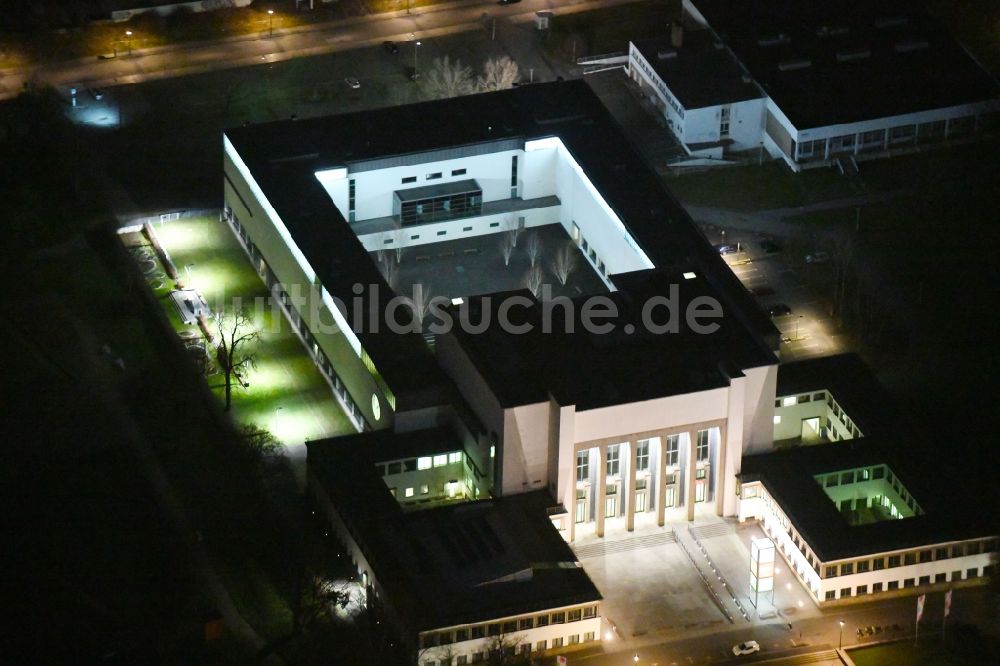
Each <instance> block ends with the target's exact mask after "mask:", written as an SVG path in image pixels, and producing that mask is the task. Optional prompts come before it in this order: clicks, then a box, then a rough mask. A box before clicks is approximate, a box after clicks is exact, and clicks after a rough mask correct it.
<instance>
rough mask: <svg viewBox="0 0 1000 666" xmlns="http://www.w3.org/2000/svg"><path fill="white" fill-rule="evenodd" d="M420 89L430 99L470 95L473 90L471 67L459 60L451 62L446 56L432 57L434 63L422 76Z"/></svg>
mask: <svg viewBox="0 0 1000 666" xmlns="http://www.w3.org/2000/svg"><path fill="white" fill-rule="evenodd" d="M422 89H423V92H424V95H425V96H427V97H428V98H430V99H444V98H446V97H459V96H461V95H471V94H472V93H473V92H475V86H474V85H473V82H472V69H470V68H469V67H466V66H465V65H463V64H462V61H461V60H455V61H454V62H452V61H451V59H450V58H449V57H448V56H445V57H443V58H434V64H433V65H432V66H431V68H430V70H429V71H428V72H427V73H426V74H425V75H424V77H423V85H422Z"/></svg>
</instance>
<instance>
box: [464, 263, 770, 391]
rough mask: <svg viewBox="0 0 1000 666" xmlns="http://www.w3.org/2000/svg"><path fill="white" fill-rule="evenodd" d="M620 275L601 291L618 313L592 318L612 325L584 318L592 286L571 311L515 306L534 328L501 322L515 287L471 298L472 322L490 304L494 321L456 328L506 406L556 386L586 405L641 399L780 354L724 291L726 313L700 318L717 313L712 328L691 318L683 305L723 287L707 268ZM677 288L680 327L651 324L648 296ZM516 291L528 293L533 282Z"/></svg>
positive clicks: (717, 378) (518, 318)
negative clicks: (590, 325)
mask: <svg viewBox="0 0 1000 666" xmlns="http://www.w3.org/2000/svg"><path fill="white" fill-rule="evenodd" d="M617 282H618V285H619V287H620V290H619V291H617V292H611V293H608V294H603V295H601V297H600V298H603V299H607V301H606V302H607V303H610V304H611V305H613V307H614V309H615V310H616V311H617V316H614V317H602V318H600V319H595V320H593V321H595V322H597V323H599V324H600V325H601V326H605V325H611V326H613V330H612V331H611V332H607V333H601V332H596V331H595V332H589V331H588V330H587V329H586V328H585V327H584V325H583V321H582V318H583V316H584V306H585V304H587V303H589V304H591V306H595V304H597V298H595V297H587V296H581V297H579V298H577V299H574V300H573V302H572V306H573V307H572V308H571V309H572V312H571V313H570V314H569V315H567V312H568V310H567V308H565V307H563V306H562V305H560V304H558V303H555V302H553V303H552V304H551V306H545V305H542V304H539V303H538V302H537V301H535V305H533V306H531V307H530V308H516V307H515V308H511V309H510V310H509V315H510V318H511V319H513V320H514V323H518V324H520V323H527V324H530V326H531V331H530V332H528V333H523V334H521V333H516V332H508V331H505V330H503V329H502V327H501V326H499V325H497V320H498V316H497V315H498V312H497V310H498V308H499V307H500V303H502V302H503V300H504V298H505V297H506V296H509V295H510V294H499V295H498V294H494V295H491V296H482V297H475V298H472V299H469V305H468V307H469V308H470V313H471V316H470V317H469V320H470V321H474V322H476V321H481V319H480V317H482V316H483V314H482V313H483V310H484V309H487V308H488V309H489V318H490V319H489V321H490V322H491V326H490V327H489V328H488V329H487V330H486V331H485V332H483V333H478V334H469V333H466V332H464V331H462V330H460V329H458V328H456V330H455V333H454V335H455V336H456V338H457V340H458V342H459V344H460V345H461V346H462V348H463V349H464V350H465V352H466V353H467V354H468V356H469V358H470V359H471V360H472V362H473V364H474V365H475V366H476V368H477V370H478V371H479V372H480V374H482V375H483V378H484V379H485V380H486V382H487V383H488V384H489V385H490V388H491V390H492V391H493V392H494V394H495V395H496V396H497V399H498V400H499V401H500V403H501V404H502V405H503V406H505V407H511V406H516V405H522V404H530V403H537V402H543V401H545V400H547V399H548V396H549V395H552V396H553V397H554V398H555V399H556V401H557V402H558V403H559V404H560V405H575V406H576V409H577V410H581V411H582V410H587V409H595V408H598V407H605V406H609V405H616V404H624V403H632V402H640V401H643V400H651V399H654V398H660V397H664V396H670V395H678V394H683V393H691V392H695V391H704V390H708V389H714V388H722V387H725V386H729V384H730V381H731V380H732V379H733V378H735V377H741V376H743V370H746V369H748V368H753V367H760V366H764V365H772V364H775V363H776V359H775V357H774V354H773V353H772V352H771V350H770V349H769V348H768V347H767V346H766V345H765V344H764V343H763V342H762V341H761V339H760V338H759V337H757V336H755V335H752V334H750V333H749V332H748V331H747V329H746V327H745V326H743V324H742V323H741V322H740V320H739V318H738V317H736V316H735V315H734V314H733V311H734V307H733V305H732V304H731V303H729V302H727V301H726V300H725V299H724V298H718V302H719V304H720V306H721V311H722V317H721V318H719V319H705V320H702V323H712V322H714V323H717V324H718V329H717V330H716V331H715V332H713V333H699V332H697V331H696V330H693V329H691V328H689V327H688V326H687V324H686V323H685V321H684V319H685V316H684V313H685V310H686V308H687V307H688V305H689V304H690V303H691V302H692V301H693V300H695V299H700V298H705V297H707V298H717V297H718V296H720V292H719V291H717V290H715V289H714V288H713V286H712V285H711V284H710V282H709V281H708V280H706V279H705V277H704V276H701V275H699V274H697V273H695V277H693V278H692V279H687V278H685V277H684V276H683V275H681V274H679V273H669V272H665V271H654V270H650V271H640V272H636V273H631V274H628V275H623V276H620V277H619V278H617ZM674 289H676V296H677V298H676V302H677V304H678V320H679V326H678V330H677V332H676V333H675V332H663V333H656V332H652V331H650V327H648V326H646V325H645V324H644V322H643V308H644V306H645V305H646V304H647V303H650V302H654V301H653V299H656V298H669V297H670V296H671V292H672V290H674ZM518 294H519V295H520V296H522V297H525V298H530V292H527V291H523V292H518ZM601 307H602V309H603V307H604V306H603V305H602V306H601ZM453 309H454V308H453ZM547 309H549V310H550V312H551V315H550V316H548V317H547V316H546V310H547ZM652 312H653V315H652V318H653V319H654V321H655V323H657V324H664V323H665V322H666V318H667V316H668V315H667V311H666V309H665V308H662V307H660V308H658V309H656V310H653V311H652ZM547 320H550V321H551V326H548V328H550V329H551V332H549V333H546V332H545V330H546V328H547V324H546V321H547ZM567 322H568V323H567ZM567 331H572V332H567Z"/></svg>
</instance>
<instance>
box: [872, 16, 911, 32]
mask: <svg viewBox="0 0 1000 666" xmlns="http://www.w3.org/2000/svg"><path fill="white" fill-rule="evenodd" d="M909 22H910V19H909V18H908V17H906V16H883V17H882V18H877V19H875V27H876V28H878V29H879V30H888V29H889V28H898V27H899V26H901V25H906V24H907V23H909Z"/></svg>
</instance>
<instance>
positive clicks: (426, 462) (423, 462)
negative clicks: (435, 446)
mask: <svg viewBox="0 0 1000 666" xmlns="http://www.w3.org/2000/svg"><path fill="white" fill-rule="evenodd" d="M430 468H431V457H430V456H425V457H423V458H417V469H430Z"/></svg>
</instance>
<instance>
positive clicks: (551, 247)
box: [373, 224, 608, 298]
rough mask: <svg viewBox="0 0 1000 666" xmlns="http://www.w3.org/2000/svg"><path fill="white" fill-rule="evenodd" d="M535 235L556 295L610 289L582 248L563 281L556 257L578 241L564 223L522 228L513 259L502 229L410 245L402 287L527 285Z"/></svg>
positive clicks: (402, 265)
mask: <svg viewBox="0 0 1000 666" xmlns="http://www.w3.org/2000/svg"><path fill="white" fill-rule="evenodd" d="M533 235H534V236H537V238H538V240H539V241H540V243H541V255H540V257H539V258H538V259H537V262H536V263H537V265H538V266H539V267H541V269H542V273H543V278H542V279H543V282H545V283H547V284H549V285H551V289H552V291H551V293H552V295H553V296H568V297H571V298H572V297H575V296H580V295H582V294H597V293H605V292H607V291H608V289H607V287H606V286H605V285H604V282H603V281H602V280H601V278H600V276H599V275H598V274H597V272H596V271H595V270H594V267H593V265H592V264H591V263H590V262H589V261H588V260H587V258H586V257H584V256H583V254H581V253H580V252H579V251H577V252H576V255H575V256H576V268H575V270H574V271H573V272H572V273H571V274H570V276H569V279H568V280H567V282H566V284H565V285H562V284H560V282H559V280H558V279H556V277H555V275H554V273H553V270H552V260H553V258H554V256H555V253H556V252H557V251H558V250H559V248H561V247H564V246H566V245H569V244H571V243H572V241H571V240H570V237H569V235H568V234H567V233H566V230H565V229H563V227H562V225H560V224H547V225H545V226H542V227H533V228H531V229H526V230H525V231H523V232H522V233H521V235H520V236H519V238H518V242H517V246H516V247H515V248H514V251H513V254H512V255H511V257H510V263H509V264H507V265H505V264H504V258H503V253H502V252H501V249H500V242H501V239H502V237H503V234H502V233H496V234H489V235H485V236H474V237H471V238H463V239H460V240H453V241H444V242H440V243H433V244H428V245H418V246H414V247H408V248H406V249H405V250H404V251H403V254H402V257H401V258H400V261H399V263H398V265H397V266H398V267H397V268H396V271H397V272H396V275H395V279H394V284H395V290H396V293H398V294H401V295H406V296H409V295H411V294H412V293H413V285H414V284H418V283H419V284H422V285H424V289H425V290H426V291H425V293H429V295H430V296H444V297H446V298H455V297H458V296H473V295H476V294H490V293H498V292H503V291H511V290H515V289H524V288H525V279H526V277H527V274H528V271H529V270H530V269H531V261H530V259H529V255H528V251H527V247H528V244H529V241H530V238H531V236H533ZM373 259H375V256H374V254H373Z"/></svg>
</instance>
